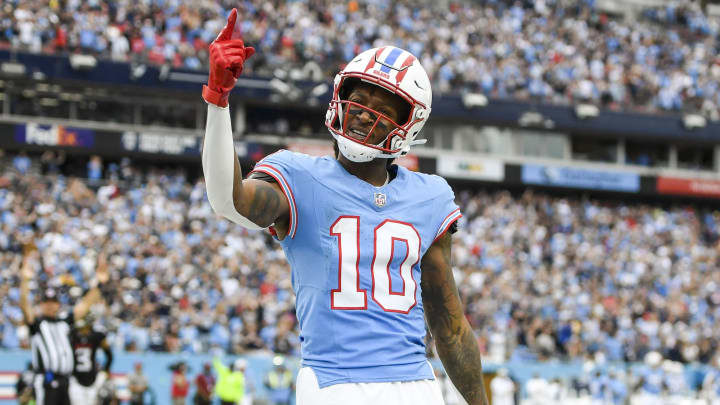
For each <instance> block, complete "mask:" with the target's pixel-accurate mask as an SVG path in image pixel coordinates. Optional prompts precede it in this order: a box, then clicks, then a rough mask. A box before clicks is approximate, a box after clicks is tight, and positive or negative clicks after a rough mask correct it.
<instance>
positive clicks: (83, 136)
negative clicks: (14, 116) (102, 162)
mask: <svg viewBox="0 0 720 405" xmlns="http://www.w3.org/2000/svg"><path fill="white" fill-rule="evenodd" d="M15 142H17V143H20V144H27V145H38V146H65V147H79V148H92V147H93V146H94V145H95V131H93V130H91V129H81V128H70V127H65V126H62V125H43V124H36V123H32V122H31V123H27V124H17V125H15Z"/></svg>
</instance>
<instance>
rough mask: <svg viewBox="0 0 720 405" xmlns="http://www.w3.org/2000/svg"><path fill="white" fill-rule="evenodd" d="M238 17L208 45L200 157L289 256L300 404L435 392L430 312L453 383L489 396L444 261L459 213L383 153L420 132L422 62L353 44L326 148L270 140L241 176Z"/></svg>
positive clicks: (433, 400)
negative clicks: (305, 149) (233, 107)
mask: <svg viewBox="0 0 720 405" xmlns="http://www.w3.org/2000/svg"><path fill="white" fill-rule="evenodd" d="M236 20H237V11H236V10H233V11H232V12H231V13H230V16H229V17H228V22H227V25H226V26H225V27H224V28H223V30H222V32H220V34H219V35H218V37H217V39H216V40H215V41H214V42H213V43H212V44H211V45H210V75H209V81H208V84H207V86H204V87H203V98H204V99H205V101H206V102H207V103H208V118H207V125H206V131H205V138H204V148H203V155H202V163H203V171H204V175H205V182H206V187H207V194H208V199H209V201H210V205H211V206H212V208H213V210H214V211H215V212H216V213H218V214H220V215H222V216H224V217H225V218H227V219H229V220H231V221H233V222H235V223H237V224H240V225H242V226H244V227H246V228H249V229H262V228H268V227H269V228H270V230H271V233H273V234H274V236H275V238H276V239H277V240H279V241H280V243H281V244H282V247H283V249H284V251H285V254H286V256H287V258H288V261H289V263H290V266H291V268H292V279H293V288H294V291H295V294H296V299H297V303H296V307H297V317H298V320H299V323H300V330H301V341H302V368H301V369H300V371H299V373H298V377H297V383H296V388H297V391H296V398H297V404H298V405H309V404H313V405H325V404H338V403H342V404H344V405H353V404H368V403H377V404H413V405H416V404H428V405H430V404H432V405H437V404H442V403H443V399H442V395H441V393H440V389H439V387H438V384H437V383H436V381H435V379H434V374H433V370H432V367H431V366H430V364H429V363H428V361H427V358H426V356H425V347H424V337H425V321H426V319H427V323H428V324H429V326H430V331H431V333H432V335H433V337H434V338H435V342H436V348H437V353H438V354H439V356H440V359H441V360H442V362H443V365H444V367H445V369H446V371H447V374H448V375H449V376H450V378H451V379H452V381H453V383H454V384H455V386H456V387H457V388H458V390H459V391H460V393H461V394H462V395H463V397H464V398H465V399H466V400H467V402H468V403H469V404H471V405H477V404H487V398H486V394H485V389H484V387H483V382H482V381H483V379H482V367H481V361H480V351H479V349H478V344H477V340H476V338H475V335H474V333H473V331H472V329H471V328H470V325H469V323H468V321H467V320H466V318H465V314H464V310H463V306H462V303H461V302H460V298H459V296H458V292H457V287H456V285H455V281H454V279H453V274H452V268H451V263H450V256H451V250H450V247H451V233H452V230H453V229H454V227H455V223H456V221H457V220H458V218H460V217H461V214H460V210H459V208H458V207H457V205H455V202H454V194H453V191H452V189H451V188H450V187H449V186H448V184H447V182H446V181H445V180H444V179H442V178H441V177H438V176H431V175H426V174H420V173H415V172H412V171H409V170H407V169H405V168H403V167H400V166H397V165H394V164H392V160H393V159H394V158H396V157H399V156H403V155H405V154H407V153H408V151H409V150H410V147H411V146H412V145H413V144H416V143H419V142H418V141H417V140H416V137H417V136H418V134H419V132H420V130H421V129H422V127H423V125H424V124H425V123H426V122H427V119H428V117H429V115H430V110H431V102H432V92H431V88H430V80H429V79H428V76H427V74H426V72H425V70H424V69H423V67H422V66H421V65H420V63H419V61H418V60H417V58H416V57H415V56H414V55H412V54H411V53H409V52H407V51H405V50H402V49H399V48H396V47H392V46H385V47H381V48H377V49H371V50H368V51H365V52H362V53H361V54H359V55H357V56H356V57H355V58H354V59H353V60H352V61H350V62H349V63H348V64H347V66H346V67H345V68H344V69H343V70H342V71H341V72H340V73H339V74H338V75H337V76H336V77H335V81H334V90H333V96H332V100H331V101H330V106H329V108H328V111H327V115H326V117H325V124H326V126H327V128H328V129H329V131H330V133H331V134H332V136H333V138H334V143H335V150H336V153H335V157H334V158H333V157H329V156H326V157H321V158H314V157H310V156H307V155H302V154H297V153H292V152H289V151H280V152H278V153H275V154H273V155H270V156H268V157H266V158H265V159H263V160H262V161H260V162H258V164H257V165H256V166H255V169H254V170H253V171H252V172H251V173H250V176H249V177H248V178H247V179H245V180H243V176H242V173H241V169H240V165H239V162H238V160H237V156H236V153H235V149H234V147H233V137H232V129H231V126H230V113H229V110H228V96H229V93H230V91H231V90H232V88H233V87H234V86H235V83H236V80H237V78H238V76H239V75H240V73H241V72H242V69H243V63H244V61H245V60H246V59H247V58H249V57H250V56H252V55H253V54H254V52H255V51H254V49H253V48H251V47H245V46H244V43H243V41H242V40H241V39H239V38H238V37H237V36H236V35H235V34H233V31H234V27H235V23H236ZM449 230H450V232H448V231H449Z"/></svg>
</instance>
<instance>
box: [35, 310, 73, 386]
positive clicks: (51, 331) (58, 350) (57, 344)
mask: <svg viewBox="0 0 720 405" xmlns="http://www.w3.org/2000/svg"><path fill="white" fill-rule="evenodd" d="M72 324H73V319H72V315H69V316H67V317H64V318H37V319H36V320H35V322H33V324H32V325H30V345H31V348H32V364H33V369H34V370H35V372H36V373H45V372H47V371H51V372H53V373H55V374H57V375H64V376H69V375H70V374H72V372H73V368H74V365H75V359H74V357H73V350H72V346H71V345H70V331H71V329H72Z"/></svg>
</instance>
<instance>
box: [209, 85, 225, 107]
mask: <svg viewBox="0 0 720 405" xmlns="http://www.w3.org/2000/svg"><path fill="white" fill-rule="evenodd" d="M202 96H203V98H204V99H205V101H207V102H208V103H210V104H215V105H216V106H218V107H227V106H228V97H230V93H219V92H217V91H215V90H213V89H211V88H210V87H208V86H207V85H203V91H202Z"/></svg>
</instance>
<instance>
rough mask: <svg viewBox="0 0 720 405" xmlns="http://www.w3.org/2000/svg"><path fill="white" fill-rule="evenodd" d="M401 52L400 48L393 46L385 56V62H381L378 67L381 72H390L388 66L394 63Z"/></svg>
mask: <svg viewBox="0 0 720 405" xmlns="http://www.w3.org/2000/svg"><path fill="white" fill-rule="evenodd" d="M402 53H403V50H402V49H400V48H393V49H392V50H391V51H390V53H389V54H388V56H387V57H386V58H385V62H382V66H381V67H380V71H381V72H385V73H390V67H392V66H393V65H394V64H395V61H397V59H398V57H399V56H400V54H402Z"/></svg>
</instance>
